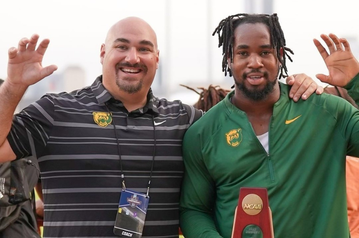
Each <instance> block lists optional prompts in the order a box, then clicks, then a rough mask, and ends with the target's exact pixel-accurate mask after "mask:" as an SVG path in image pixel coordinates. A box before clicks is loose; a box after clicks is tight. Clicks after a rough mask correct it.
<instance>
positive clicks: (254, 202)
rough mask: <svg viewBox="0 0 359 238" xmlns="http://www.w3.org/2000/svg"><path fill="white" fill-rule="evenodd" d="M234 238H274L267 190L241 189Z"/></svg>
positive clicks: (234, 222)
mask: <svg viewBox="0 0 359 238" xmlns="http://www.w3.org/2000/svg"><path fill="white" fill-rule="evenodd" d="M232 238H274V232H273V223H272V213H271V210H270V208H269V202H268V193H267V189H266V188H241V189H240V191H239V200H238V206H237V207H236V211H235V214H234V221H233V229H232Z"/></svg>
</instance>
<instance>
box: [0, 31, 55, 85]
mask: <svg viewBox="0 0 359 238" xmlns="http://www.w3.org/2000/svg"><path fill="white" fill-rule="evenodd" d="M38 40H39V36H38V35H36V34H35V35H33V36H31V38H30V39H28V38H23V39H21V40H20V42H19V45H18V48H15V47H12V48H10V49H9V61H8V68H7V74H8V76H7V80H6V81H7V83H11V84H12V85H15V86H19V87H28V86H29V85H32V84H35V83H37V82H38V81H40V80H41V79H43V78H45V77H46V76H49V75H50V74H52V73H53V72H54V71H55V70H57V66H56V65H50V66H47V67H43V66H42V59H43V57H44V54H45V52H46V49H47V47H48V45H49V43H50V41H49V40H48V39H44V40H42V41H41V43H40V44H39V46H38V47H37V48H36V45H37V42H38Z"/></svg>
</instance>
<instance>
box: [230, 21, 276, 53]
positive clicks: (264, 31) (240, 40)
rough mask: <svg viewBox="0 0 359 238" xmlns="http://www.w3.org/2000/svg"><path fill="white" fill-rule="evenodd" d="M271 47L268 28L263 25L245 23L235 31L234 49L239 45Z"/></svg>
mask: <svg viewBox="0 0 359 238" xmlns="http://www.w3.org/2000/svg"><path fill="white" fill-rule="evenodd" d="M242 44H243V45H253V44H260V45H264V44H265V45H270V44H271V43H270V34H269V29H268V26H267V25H265V24H263V23H243V24H240V25H239V26H237V28H236V29H235V31H234V47H236V46H238V45H242Z"/></svg>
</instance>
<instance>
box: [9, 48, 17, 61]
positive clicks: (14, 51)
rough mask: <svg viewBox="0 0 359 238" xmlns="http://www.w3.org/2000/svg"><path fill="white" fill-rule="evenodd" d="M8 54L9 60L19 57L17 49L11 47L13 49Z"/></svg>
mask: <svg viewBox="0 0 359 238" xmlns="http://www.w3.org/2000/svg"><path fill="white" fill-rule="evenodd" d="M8 54H9V59H13V58H15V57H16V55H17V49H16V48H15V47H11V48H10V49H9V52H8Z"/></svg>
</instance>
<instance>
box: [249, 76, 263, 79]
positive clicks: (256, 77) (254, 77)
mask: <svg viewBox="0 0 359 238" xmlns="http://www.w3.org/2000/svg"><path fill="white" fill-rule="evenodd" d="M249 78H251V79H260V78H262V77H261V76H250V77H249Z"/></svg>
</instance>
